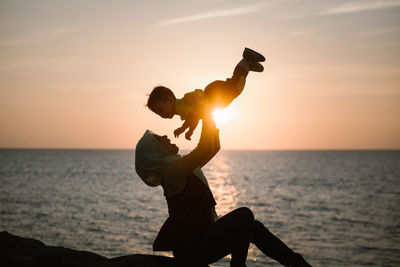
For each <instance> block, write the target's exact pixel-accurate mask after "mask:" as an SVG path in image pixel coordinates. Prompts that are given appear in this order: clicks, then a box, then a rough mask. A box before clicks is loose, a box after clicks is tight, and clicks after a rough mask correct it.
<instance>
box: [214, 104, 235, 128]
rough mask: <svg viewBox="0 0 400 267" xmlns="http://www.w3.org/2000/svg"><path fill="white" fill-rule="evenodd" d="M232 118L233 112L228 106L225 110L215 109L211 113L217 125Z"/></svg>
mask: <svg viewBox="0 0 400 267" xmlns="http://www.w3.org/2000/svg"><path fill="white" fill-rule="evenodd" d="M233 117H234V111H233V109H232V107H231V106H228V107H226V108H225V109H216V110H215V111H214V112H213V118H214V121H215V123H216V124H217V125H218V124H221V123H227V122H229V121H231V120H232V119H233Z"/></svg>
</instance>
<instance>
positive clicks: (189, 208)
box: [135, 113, 310, 266]
mask: <svg viewBox="0 0 400 267" xmlns="http://www.w3.org/2000/svg"><path fill="white" fill-rule="evenodd" d="M219 149H220V143H219V130H218V129H217V128H216V126H215V123H214V121H213V120H212V117H211V114H209V113H208V114H205V116H204V118H203V126H202V131H201V137H200V141H199V143H198V145H197V147H196V148H195V149H194V150H192V151H191V152H190V153H189V154H187V155H185V156H180V155H179V154H178V151H179V148H178V147H177V146H176V145H175V144H172V143H171V142H170V140H169V139H168V137H167V136H165V135H164V136H160V135H157V134H155V133H152V132H151V131H149V130H147V131H146V132H145V133H144V135H143V137H142V138H141V139H140V140H139V142H138V143H137V145H136V158H135V166H136V172H137V173H138V175H139V176H140V178H141V179H142V180H143V181H144V182H145V183H146V184H147V185H149V186H158V185H161V186H162V188H163V189H164V195H165V197H166V200H167V204H168V213H169V217H168V218H167V220H166V221H165V223H164V224H163V226H162V227H161V229H160V231H159V233H158V235H157V237H156V239H155V241H154V243H153V249H154V250H155V251H173V254H174V257H175V258H176V259H177V260H178V261H181V262H182V263H185V262H188V265H187V266H193V261H194V260H195V261H196V262H198V263H199V264H210V263H213V262H215V261H218V260H219V259H221V258H223V257H224V256H226V255H228V254H231V256H232V259H231V266H246V264H245V263H246V258H247V251H248V247H249V244H250V243H254V244H255V245H256V246H257V247H258V248H259V249H260V250H261V251H262V252H263V253H264V254H265V255H267V256H269V257H271V258H273V259H274V260H276V261H278V262H280V263H281V264H283V265H285V266H310V265H309V264H308V263H307V262H306V261H305V260H304V259H303V257H302V256H301V255H300V254H297V253H295V252H293V251H292V250H291V249H290V248H288V247H287V246H286V245H285V244H284V243H283V242H282V241H281V240H279V239H278V238H277V237H276V236H274V235H273V234H272V233H271V232H270V231H269V230H268V229H267V228H266V227H265V226H264V225H263V224H262V223H261V222H259V221H257V220H255V219H254V215H253V213H252V211H251V210H250V209H248V208H238V209H236V210H234V211H232V212H230V213H228V214H226V215H225V216H223V217H221V218H219V219H218V217H217V214H216V212H215V209H214V206H215V205H216V203H215V200H214V197H213V194H212V193H211V190H210V188H209V187H208V183H207V180H206V178H205V176H204V174H203V172H202V171H201V169H200V168H201V167H203V166H204V165H205V164H207V162H209V160H211V158H213V156H214V155H215V154H216V153H217V152H218V151H219Z"/></svg>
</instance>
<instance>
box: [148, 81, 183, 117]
mask: <svg viewBox="0 0 400 267" xmlns="http://www.w3.org/2000/svg"><path fill="white" fill-rule="evenodd" d="M168 97H172V98H173V99H176V97H175V95H174V93H173V92H172V91H171V89H169V88H167V87H164V86H156V87H154V88H153V90H152V91H151V93H150V95H149V99H148V100H147V104H146V106H147V107H148V108H149V109H150V110H151V111H154V110H153V108H154V104H155V103H156V102H157V101H166V100H167V99H168Z"/></svg>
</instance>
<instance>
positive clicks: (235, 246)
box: [174, 208, 300, 266]
mask: <svg viewBox="0 0 400 267" xmlns="http://www.w3.org/2000/svg"><path fill="white" fill-rule="evenodd" d="M250 243H253V244H255V245H256V246H257V247H258V248H259V249H260V250H261V251H262V252H263V253H264V254H265V255H267V256H269V257H271V258H272V259H274V260H276V261H278V262H279V263H281V264H282V265H285V266H291V265H295V262H296V260H297V258H298V257H300V256H299V254H296V253H294V252H293V251H292V250H291V249H290V248H289V247H287V246H286V245H285V244H284V243H283V242H282V241H281V240H280V239H279V238H277V237H276V236H275V235H273V234H272V233H271V232H270V231H269V230H268V229H267V228H266V227H265V226H264V225H263V224H262V223H260V222H259V221H257V220H254V215H253V213H252V212H251V210H250V209H248V208H239V209H236V210H234V211H232V212H230V213H228V214H226V215H225V216H223V217H221V218H220V219H219V220H217V221H216V222H214V223H212V224H211V225H209V226H208V228H207V229H206V230H204V231H203V232H202V233H201V234H200V235H199V236H198V237H197V238H196V239H195V240H193V241H192V242H191V243H190V244H189V245H188V246H187V247H186V248H184V249H182V250H179V251H174V257H175V258H176V259H177V260H178V261H180V262H182V263H183V264H185V262H188V263H190V264H189V265H188V266H192V265H193V263H194V262H196V263H198V264H199V265H205V264H210V263H213V262H216V261H218V260H219V259H221V258H223V257H225V256H226V255H228V254H231V256H232V259H231V266H246V264H245V263H246V258H247V251H248V248H249V244H250Z"/></svg>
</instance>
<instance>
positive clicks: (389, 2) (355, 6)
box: [318, 0, 400, 15]
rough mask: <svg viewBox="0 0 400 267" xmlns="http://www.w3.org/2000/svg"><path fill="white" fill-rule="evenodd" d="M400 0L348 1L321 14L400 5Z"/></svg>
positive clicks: (353, 11) (354, 11)
mask: <svg viewBox="0 0 400 267" xmlns="http://www.w3.org/2000/svg"><path fill="white" fill-rule="evenodd" d="M399 6H400V0H361V1H360V0H359V1H351V2H346V3H343V4H341V5H338V6H336V7H332V8H329V9H327V10H324V11H322V12H319V13H318V14H319V15H331V14H343V13H356V12H362V11H368V10H377V9H383V8H389V7H399Z"/></svg>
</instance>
